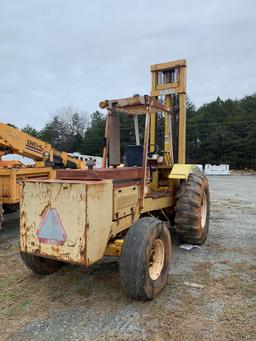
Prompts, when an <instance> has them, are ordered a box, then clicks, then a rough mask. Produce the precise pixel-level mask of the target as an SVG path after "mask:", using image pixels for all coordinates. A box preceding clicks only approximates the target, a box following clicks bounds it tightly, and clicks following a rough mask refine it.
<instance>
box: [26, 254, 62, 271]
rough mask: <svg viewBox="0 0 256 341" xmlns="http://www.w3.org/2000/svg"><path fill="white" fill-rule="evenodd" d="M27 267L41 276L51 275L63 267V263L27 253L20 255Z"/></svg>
mask: <svg viewBox="0 0 256 341" xmlns="http://www.w3.org/2000/svg"><path fill="white" fill-rule="evenodd" d="M20 256H21V259H22V260H23V262H24V263H25V265H26V267H27V268H28V269H29V270H31V271H33V272H34V273H35V274H39V275H50V274H52V273H54V272H56V271H57V270H58V269H60V268H61V267H62V265H63V264H62V263H61V262H58V261H56V260H53V259H48V258H44V257H38V256H34V255H31V254H29V253H26V252H21V253H20Z"/></svg>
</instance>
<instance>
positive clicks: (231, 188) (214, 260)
mask: <svg viewBox="0 0 256 341" xmlns="http://www.w3.org/2000/svg"><path fill="white" fill-rule="evenodd" d="M209 182H210V190H211V225H210V232H209V237H208V239H207V242H206V243H205V245H204V246H203V247H202V248H201V249H193V250H191V251H185V250H182V249H180V248H179V243H178V241H177V238H176V235H175V231H172V237H173V244H174V252H173V263H172V268H171V273H170V276H169V280H168V285H167V286H166V288H165V289H164V290H163V292H162V293H161V294H160V295H159V296H158V297H157V298H156V299H155V300H154V301H151V302H137V301H134V300H131V299H129V298H127V297H126V296H125V295H124V294H123V292H122V290H121V287H120V280H119V274H118V262H117V260H116V259H113V258H107V259H105V260H104V261H103V262H101V263H99V264H96V265H94V266H93V267H91V268H90V269H85V268H83V267H80V266H72V265H69V266H65V267H64V268H63V269H61V270H60V271H58V272H57V273H55V274H53V275H51V276H37V275H34V274H32V273H30V272H29V271H28V270H27V269H26V268H25V266H24V265H23V264H22V262H21V261H20V258H19V255H18V223H17V216H15V215H10V216H8V220H7V221H6V224H5V227H4V229H3V230H2V231H1V232H0V279H1V281H0V326H1V329H0V339H1V340H15V341H16V340H37V341H40V340H60V339H61V340H101V339H105V340H112V339H118V340H157V341H158V340H198V339H203V340H241V339H245V340H255V339H256V233H255V229H256V177H255V176H229V177H210V178H209ZM184 282H193V283H197V284H201V285H203V286H204V288H193V287H190V286H187V285H185V283H184Z"/></svg>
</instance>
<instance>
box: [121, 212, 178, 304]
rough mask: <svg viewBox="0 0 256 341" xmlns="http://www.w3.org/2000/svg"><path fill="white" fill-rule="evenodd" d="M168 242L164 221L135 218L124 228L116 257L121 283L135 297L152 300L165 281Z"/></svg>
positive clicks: (169, 260)
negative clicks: (126, 229) (133, 221)
mask: <svg viewBox="0 0 256 341" xmlns="http://www.w3.org/2000/svg"><path fill="white" fill-rule="evenodd" d="M171 258H172V243H171V236H170V232H169V230H168V228H167V226H166V224H165V223H164V222H162V221H160V220H158V219H156V218H151V217H144V218H141V219H139V220H138V221H137V222H136V223H135V224H134V225H133V226H132V227H131V228H130V229H129V231H128V233H127V235H126V237H125V241H124V245H123V247H122V251H121V257H120V276H121V284H122V287H123V288H124V289H125V291H126V293H127V294H128V295H129V296H130V297H132V298H135V299H140V300H152V299H153V298H154V297H156V296H157V295H158V294H159V293H160V291H161V290H162V289H163V288H164V286H165V285H166V282H167V279H168V273H169V268H170V264H171Z"/></svg>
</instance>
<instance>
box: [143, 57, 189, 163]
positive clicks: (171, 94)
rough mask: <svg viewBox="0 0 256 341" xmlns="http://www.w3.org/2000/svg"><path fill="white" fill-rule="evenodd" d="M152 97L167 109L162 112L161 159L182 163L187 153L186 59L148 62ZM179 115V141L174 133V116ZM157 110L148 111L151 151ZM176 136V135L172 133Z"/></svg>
mask: <svg viewBox="0 0 256 341" xmlns="http://www.w3.org/2000/svg"><path fill="white" fill-rule="evenodd" d="M151 76H152V88H151V93H150V95H151V97H155V98H156V99H158V100H160V101H161V102H162V103H163V104H165V105H166V106H167V108H168V109H169V111H168V112H165V113H164V162H165V164H166V166H169V165H171V166H173V164H174V163H177V161H178V163H181V164H185V154H186V60H185V59H181V60H176V61H172V62H167V63H161V64H154V65H151ZM176 114H178V132H177V135H178V141H175V140H174V139H175V136H174V137H172V136H173V126H174V127H175V123H176V122H175V116H176ZM156 126H157V113H152V114H151V120H150V151H151V152H152V151H153V150H154V146H155V144H156ZM175 135H176V134H175ZM174 145H175V146H177V149H178V150H177V153H178V160H175V153H174Z"/></svg>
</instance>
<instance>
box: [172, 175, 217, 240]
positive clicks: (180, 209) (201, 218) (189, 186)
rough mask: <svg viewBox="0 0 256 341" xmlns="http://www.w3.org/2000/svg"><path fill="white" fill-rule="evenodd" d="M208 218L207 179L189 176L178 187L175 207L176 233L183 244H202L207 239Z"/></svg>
mask: <svg viewBox="0 0 256 341" xmlns="http://www.w3.org/2000/svg"><path fill="white" fill-rule="evenodd" d="M209 218H210V194H209V185H208V181H207V178H206V177H205V176H204V175H202V174H190V175H189V177H188V180H187V181H185V182H183V183H182V184H181V185H180V188H179V190H178V192H177V204H176V206H175V225H176V231H177V233H178V235H179V237H180V239H181V240H182V241H183V242H186V243H190V244H202V243H204V241H205V240H206V238H207V234H208V230H209Z"/></svg>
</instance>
